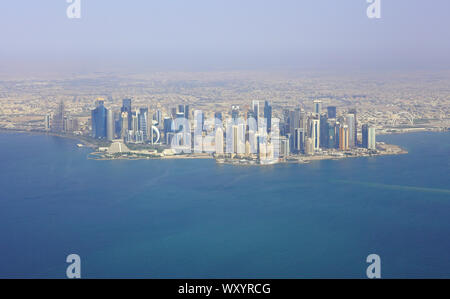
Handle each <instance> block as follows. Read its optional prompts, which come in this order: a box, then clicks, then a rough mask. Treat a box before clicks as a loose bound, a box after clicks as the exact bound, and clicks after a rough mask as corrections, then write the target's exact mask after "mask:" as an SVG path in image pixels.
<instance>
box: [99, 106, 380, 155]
mask: <svg viewBox="0 0 450 299" xmlns="http://www.w3.org/2000/svg"><path fill="white" fill-rule="evenodd" d="M131 104H132V101H131V99H124V100H123V101H122V107H121V109H120V112H116V113H114V112H113V111H112V110H111V109H107V108H106V107H105V103H104V100H103V99H98V100H97V101H96V107H95V109H93V110H92V113H91V119H92V137H94V138H97V139H106V140H113V139H117V138H120V139H123V141H124V142H126V143H144V144H145V143H150V144H156V143H162V144H166V145H175V146H177V147H179V148H182V147H184V148H185V152H186V151H189V152H190V150H191V149H193V150H194V152H214V153H216V154H234V155H240V156H244V155H259V156H261V155H262V156H265V157H267V156H269V157H272V156H274V155H275V156H276V155H279V156H289V155H291V154H305V155H311V154H314V153H317V152H320V151H322V150H329V149H336V150H341V151H348V150H351V149H353V148H356V147H364V148H367V149H370V150H374V149H376V137H375V135H376V132H375V128H374V127H372V126H369V125H367V124H365V125H363V126H362V130H361V133H362V134H361V136H362V138H361V142H359V141H358V123H357V113H356V110H354V109H353V110H352V109H350V110H348V111H346V112H345V113H342V114H339V115H338V113H337V109H336V107H335V106H328V107H327V108H326V110H323V109H322V102H321V101H320V100H315V101H314V102H313V111H312V112H306V111H305V110H304V109H303V108H300V107H299V108H296V109H283V110H282V113H281V115H280V116H281V117H280V118H281V119H279V118H273V110H272V106H271V104H270V103H269V102H268V101H265V102H264V108H263V111H260V101H252V104H251V107H250V109H248V110H247V111H241V109H240V107H239V106H238V105H232V106H231V111H230V112H229V114H228V113H226V114H228V115H230V116H231V117H230V118H229V119H224V117H223V113H222V112H215V113H214V117H213V118H212V120H207V119H205V115H204V113H203V111H201V110H193V111H190V109H189V105H178V107H177V108H172V109H170V110H169V115H167V114H166V115H164V114H163V112H162V111H161V110H159V109H157V110H155V111H154V113H153V115H152V117H151V119H150V118H149V109H148V108H140V109H138V110H136V111H133V110H132V106H131ZM245 112H246V113H245ZM160 132H161V133H160Z"/></svg>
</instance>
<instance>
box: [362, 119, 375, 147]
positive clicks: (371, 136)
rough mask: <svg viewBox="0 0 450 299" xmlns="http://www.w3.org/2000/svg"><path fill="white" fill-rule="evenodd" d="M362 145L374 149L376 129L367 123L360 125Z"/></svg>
mask: <svg viewBox="0 0 450 299" xmlns="http://www.w3.org/2000/svg"><path fill="white" fill-rule="evenodd" d="M362 146H363V147H364V148H367V149H371V150H374V149H376V131H375V128H374V127H372V126H369V125H367V124H366V125H363V126H362Z"/></svg>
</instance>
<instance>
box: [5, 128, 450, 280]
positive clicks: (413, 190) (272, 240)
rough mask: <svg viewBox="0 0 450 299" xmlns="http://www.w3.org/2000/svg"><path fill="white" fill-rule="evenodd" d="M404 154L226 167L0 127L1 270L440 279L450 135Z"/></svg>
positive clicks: (422, 139)
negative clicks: (73, 257)
mask: <svg viewBox="0 0 450 299" xmlns="http://www.w3.org/2000/svg"><path fill="white" fill-rule="evenodd" d="M379 139H383V140H385V141H388V142H390V143H394V144H399V145H401V146H403V147H405V148H406V149H408V150H409V151H410V153H409V154H408V155H402V156H386V157H376V158H358V159H346V160H340V161H318V162H314V163H311V164H307V165H275V166H267V167H237V166H231V165H216V164H215V162H214V161H212V160H179V161H178V160H177V161H161V160H153V161H93V160H87V159H86V156H87V153H88V150H87V149H79V148H76V146H75V143H76V142H75V141H73V140H66V139H61V138H57V137H50V136H42V135H27V134H1V135H0V163H1V164H0V165H1V172H0V277H65V271H66V267H67V264H66V263H65V258H66V256H67V255H68V254H70V253H77V254H79V255H80V256H81V259H82V276H83V277H87V278H94V277H126V278H131V277H147V278H249V277H252V278H303V277H308V278H310V277H312V278H314V277H326V278H328V277H339V278H344V277H357V278H363V277H365V272H366V267H367V264H366V262H365V259H366V257H367V255H369V254H371V253H376V254H379V255H380V256H381V262H382V276H383V277H450V237H449V236H450V184H449V183H450V180H449V170H450V158H449V157H450V133H414V134H407V135H391V136H382V137H380V138H379Z"/></svg>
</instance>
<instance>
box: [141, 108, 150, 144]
mask: <svg viewBox="0 0 450 299" xmlns="http://www.w3.org/2000/svg"><path fill="white" fill-rule="evenodd" d="M138 127H139V131H141V132H142V137H143V139H144V142H146V141H147V140H149V139H150V130H151V124H149V121H148V108H140V109H139V115H138Z"/></svg>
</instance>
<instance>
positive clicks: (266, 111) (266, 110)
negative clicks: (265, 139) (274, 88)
mask: <svg viewBox="0 0 450 299" xmlns="http://www.w3.org/2000/svg"><path fill="white" fill-rule="evenodd" d="M264 118H265V119H266V120H267V133H270V131H271V130H272V106H271V105H270V104H269V102H268V101H265V102H264Z"/></svg>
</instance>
